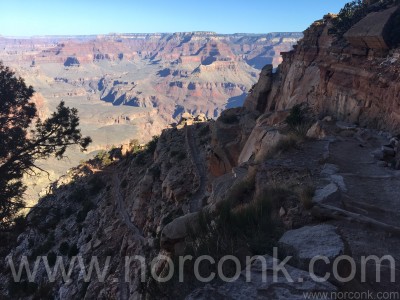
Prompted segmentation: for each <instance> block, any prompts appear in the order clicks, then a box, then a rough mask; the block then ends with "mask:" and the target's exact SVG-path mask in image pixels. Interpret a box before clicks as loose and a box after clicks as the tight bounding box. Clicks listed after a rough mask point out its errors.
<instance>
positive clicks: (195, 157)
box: [185, 126, 207, 212]
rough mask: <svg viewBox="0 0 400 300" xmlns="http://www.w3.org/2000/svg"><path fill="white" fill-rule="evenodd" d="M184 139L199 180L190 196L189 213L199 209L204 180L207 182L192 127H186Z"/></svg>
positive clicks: (203, 190) (204, 187)
mask: <svg viewBox="0 0 400 300" xmlns="http://www.w3.org/2000/svg"><path fill="white" fill-rule="evenodd" d="M185 139H186V146H187V149H188V152H189V156H190V159H191V161H192V164H193V166H194V169H195V172H196V176H197V178H198V179H199V186H198V188H197V190H196V191H195V193H194V194H193V195H192V197H191V199H190V203H189V206H190V208H189V209H190V212H196V211H199V210H200V209H201V207H202V206H203V205H202V200H203V197H204V194H205V192H206V180H207V172H206V168H205V165H204V162H203V161H202V159H201V157H200V154H199V149H198V148H197V146H196V140H195V137H194V132H193V127H192V126H186V127H185Z"/></svg>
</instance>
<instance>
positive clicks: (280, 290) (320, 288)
mask: <svg viewBox="0 0 400 300" xmlns="http://www.w3.org/2000/svg"><path fill="white" fill-rule="evenodd" d="M263 258H264V259H265V261H266V268H265V267H263V265H262V263H261V261H259V260H256V261H254V263H253V264H252V265H251V268H250V272H249V274H250V277H249V279H250V280H249V281H250V282H246V271H242V272H241V274H240V277H239V278H238V279H237V280H235V281H233V282H228V283H225V284H222V285H219V286H218V285H211V284H208V285H206V286H204V287H202V288H199V289H197V290H195V291H194V292H192V293H191V294H189V295H188V296H187V297H186V300H195V299H196V300H197V299H207V300H214V299H215V300H219V299H237V300H243V299H274V300H275V299H277V300H286V299H290V300H304V293H310V292H316V291H317V292H326V293H327V295H328V297H329V295H330V293H331V292H335V291H336V287H335V286H334V285H332V284H331V283H329V282H315V281H314V280H313V279H312V278H311V276H310V275H309V274H308V273H307V272H305V271H302V270H299V269H296V268H294V267H291V266H288V265H285V268H286V270H287V272H288V274H289V276H290V278H291V279H292V281H293V282H289V281H288V279H287V278H286V277H285V276H284V275H283V273H282V272H278V273H277V275H278V277H277V280H274V278H273V269H274V263H273V261H274V258H273V257H271V256H268V255H266V256H263ZM276 264H279V261H278V260H276ZM263 272H264V274H267V276H266V280H263V278H262V274H263ZM314 299H330V298H317V297H316V298H314Z"/></svg>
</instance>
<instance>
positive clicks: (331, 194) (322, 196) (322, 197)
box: [312, 183, 341, 203]
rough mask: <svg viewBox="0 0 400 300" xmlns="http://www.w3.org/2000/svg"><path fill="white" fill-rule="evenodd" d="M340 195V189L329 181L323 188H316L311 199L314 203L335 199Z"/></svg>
mask: <svg viewBox="0 0 400 300" xmlns="http://www.w3.org/2000/svg"><path fill="white" fill-rule="evenodd" d="M340 197H341V193H340V189H339V188H338V186H337V185H336V184H334V183H330V184H328V185H326V186H324V187H323V188H320V189H317V190H316V191H315V195H314V197H313V199H312V201H313V202H314V203H323V202H331V201H334V202H335V201H337V200H339V199H340Z"/></svg>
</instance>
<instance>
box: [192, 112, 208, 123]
mask: <svg viewBox="0 0 400 300" xmlns="http://www.w3.org/2000/svg"><path fill="white" fill-rule="evenodd" d="M195 121H197V122H206V121H207V116H206V114H204V113H200V114H198V115H197V116H196V118H195Z"/></svg>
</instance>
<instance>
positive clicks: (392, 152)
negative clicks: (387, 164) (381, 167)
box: [381, 146, 396, 156]
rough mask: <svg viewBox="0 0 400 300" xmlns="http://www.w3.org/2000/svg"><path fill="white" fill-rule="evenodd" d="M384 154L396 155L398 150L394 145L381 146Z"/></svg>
mask: <svg viewBox="0 0 400 300" xmlns="http://www.w3.org/2000/svg"><path fill="white" fill-rule="evenodd" d="M381 150H382V152H383V155H384V156H395V155H396V151H395V150H394V148H392V147H388V146H382V148H381Z"/></svg>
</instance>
